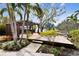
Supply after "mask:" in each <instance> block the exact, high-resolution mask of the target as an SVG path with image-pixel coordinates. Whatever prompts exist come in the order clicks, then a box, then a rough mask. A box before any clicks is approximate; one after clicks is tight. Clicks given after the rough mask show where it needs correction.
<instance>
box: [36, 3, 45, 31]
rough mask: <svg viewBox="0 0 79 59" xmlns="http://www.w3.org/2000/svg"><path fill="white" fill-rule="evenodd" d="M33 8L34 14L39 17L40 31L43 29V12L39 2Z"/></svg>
mask: <svg viewBox="0 0 79 59" xmlns="http://www.w3.org/2000/svg"><path fill="white" fill-rule="evenodd" d="M36 4H37V3H36ZM35 9H36V14H35V15H36V16H37V17H38V18H39V19H40V30H41V32H42V30H43V24H42V20H43V16H44V12H43V10H42V9H41V7H40V6H39V4H37V6H36V7H35Z"/></svg>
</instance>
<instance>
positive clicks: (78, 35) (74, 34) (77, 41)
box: [68, 29, 79, 48]
mask: <svg viewBox="0 0 79 59" xmlns="http://www.w3.org/2000/svg"><path fill="white" fill-rule="evenodd" d="M68 37H69V38H71V39H69V40H70V41H71V42H73V43H74V45H75V46H76V47H77V48H79V29H77V30H72V31H70V32H69V33H68Z"/></svg>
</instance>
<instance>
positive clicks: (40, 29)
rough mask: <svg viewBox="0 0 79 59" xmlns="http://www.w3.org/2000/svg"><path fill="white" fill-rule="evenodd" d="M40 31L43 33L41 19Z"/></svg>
mask: <svg viewBox="0 0 79 59" xmlns="http://www.w3.org/2000/svg"><path fill="white" fill-rule="evenodd" d="M40 31H41V32H42V18H40Z"/></svg>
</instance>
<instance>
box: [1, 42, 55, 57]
mask: <svg viewBox="0 0 79 59" xmlns="http://www.w3.org/2000/svg"><path fill="white" fill-rule="evenodd" d="M40 46H41V44H37V43H31V44H29V45H28V46H26V47H25V48H23V49H21V50H20V51H4V50H0V56H54V55H53V54H44V53H36V51H37V50H38V49H39V48H40Z"/></svg>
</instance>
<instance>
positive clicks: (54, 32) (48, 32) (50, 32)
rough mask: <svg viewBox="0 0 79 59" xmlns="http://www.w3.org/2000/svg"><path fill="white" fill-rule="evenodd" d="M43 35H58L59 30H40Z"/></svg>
mask: <svg viewBox="0 0 79 59" xmlns="http://www.w3.org/2000/svg"><path fill="white" fill-rule="evenodd" d="M40 35H41V36H57V35H58V32H57V31H55V30H48V31H46V32H40Z"/></svg>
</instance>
